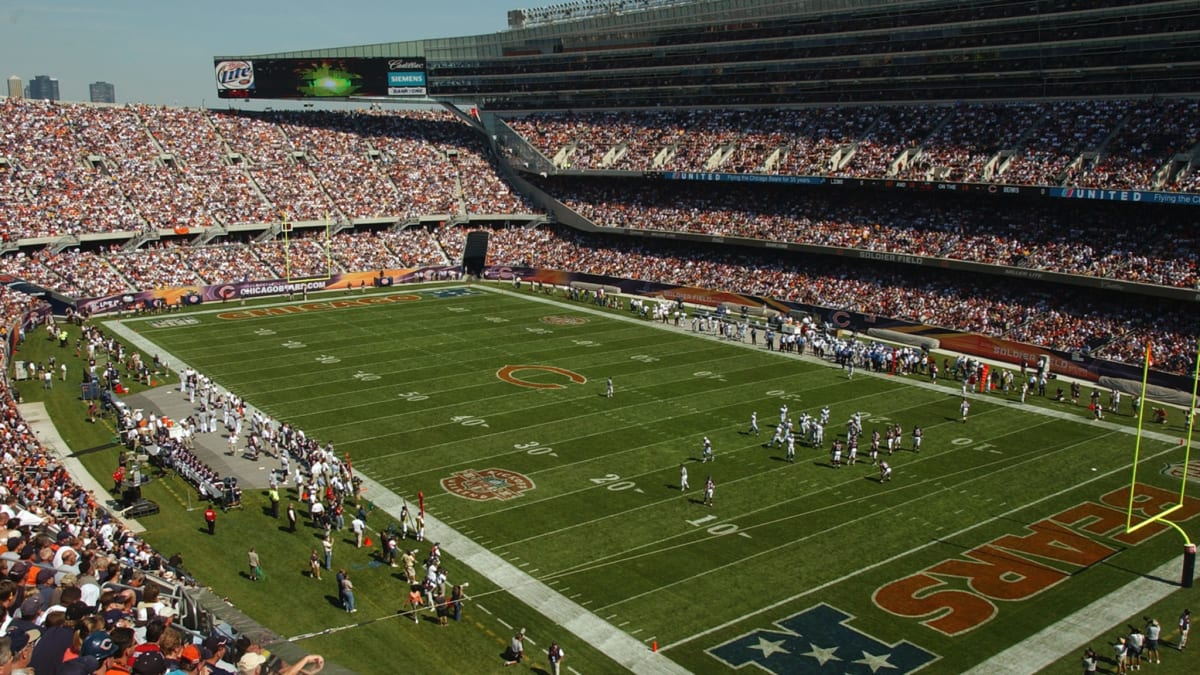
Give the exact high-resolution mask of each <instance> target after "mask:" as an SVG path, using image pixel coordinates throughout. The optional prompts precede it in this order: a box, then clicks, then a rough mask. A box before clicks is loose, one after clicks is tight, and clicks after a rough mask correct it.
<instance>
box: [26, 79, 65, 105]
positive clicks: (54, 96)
mask: <svg viewBox="0 0 1200 675" xmlns="http://www.w3.org/2000/svg"><path fill="white" fill-rule="evenodd" d="M29 98H33V99H39V100H47V101H57V100H58V78H57V77H47V76H45V75H38V76H37V77H35V78H33V79H32V80H30V81H29Z"/></svg>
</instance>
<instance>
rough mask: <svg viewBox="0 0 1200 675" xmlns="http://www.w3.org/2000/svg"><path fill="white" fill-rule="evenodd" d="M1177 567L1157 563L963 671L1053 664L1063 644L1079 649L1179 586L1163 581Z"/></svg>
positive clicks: (975, 674)
mask: <svg viewBox="0 0 1200 675" xmlns="http://www.w3.org/2000/svg"><path fill="white" fill-rule="evenodd" d="M1179 567H1180V562H1179V560H1172V561H1171V562H1165V563H1163V564H1161V565H1159V566H1158V567H1156V568H1154V569H1152V570H1150V571H1149V572H1146V573H1144V574H1142V576H1141V578H1139V579H1134V580H1133V581H1131V582H1129V583H1127V584H1125V585H1124V586H1122V587H1120V588H1118V589H1117V590H1115V591H1113V592H1112V593H1109V594H1108V595H1106V596H1104V597H1103V598H1099V599H1097V600H1096V601H1095V602H1093V603H1092V604H1090V605H1088V606H1087V607H1081V608H1080V609H1078V610H1076V611H1075V612H1074V613H1072V614H1071V615H1070V616H1066V617H1063V618H1062V619H1059V620H1058V621H1056V622H1054V623H1052V624H1050V625H1049V626H1046V627H1045V628H1043V629H1042V630H1040V631H1038V632H1037V633H1034V634H1033V635H1030V636H1029V637H1027V638H1025V639H1024V640H1022V641H1020V642H1018V643H1017V644H1015V645H1013V646H1011V647H1009V648H1008V649H1005V650H1004V651H1002V652H1000V653H998V654H995V655H993V656H992V657H991V658H989V659H987V660H986V661H982V662H980V663H978V664H976V665H975V667H973V668H971V669H970V670H968V671H966V673H967V675H991V674H992V673H1012V674H1013V675H1020V674H1021V673H1029V672H1035V671H1040V670H1042V669H1044V668H1048V667H1050V666H1052V665H1054V663H1055V662H1056V661H1058V660H1059V659H1061V658H1063V657H1065V656H1067V655H1068V654H1070V653H1071V651H1070V650H1067V651H1063V646H1064V645H1071V649H1079V648H1080V647H1082V646H1083V645H1086V644H1088V643H1089V642H1091V641H1092V640H1094V639H1095V638H1096V636H1098V635H1099V636H1103V635H1104V632H1105V631H1107V630H1108V629H1109V628H1110V627H1112V626H1119V625H1120V624H1123V623H1126V624H1127V623H1129V617H1131V616H1137V615H1138V613H1139V612H1143V611H1144V610H1145V609H1146V608H1147V607H1149V606H1150V605H1153V604H1154V603H1156V602H1158V601H1160V600H1162V599H1164V598H1166V597H1167V596H1168V595H1170V594H1171V593H1174V592H1175V591H1177V590H1179V589H1181V588H1182V586H1180V585H1178V584H1176V583H1174V582H1169V581H1166V579H1170V578H1172V576H1173V575H1176V574H1179ZM1168 625H1169V624H1168ZM1160 646H1161V645H1160ZM1170 651H1174V650H1170ZM1109 652H1111V650H1109ZM1109 652H1106V651H1105V650H1104V649H1100V650H1099V651H1098V652H1097V653H1099V654H1101V655H1105V656H1107V655H1108V653H1109Z"/></svg>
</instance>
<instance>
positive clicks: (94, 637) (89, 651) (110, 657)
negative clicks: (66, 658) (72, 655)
mask: <svg viewBox="0 0 1200 675" xmlns="http://www.w3.org/2000/svg"><path fill="white" fill-rule="evenodd" d="M129 639H130V642H132V640H133V633H132V631H131V632H129ZM120 653H121V645H119V644H117V642H116V640H114V639H113V636H112V635H111V634H110V633H108V632H107V631H102V630H98V631H95V632H93V633H92V634H91V635H88V636H87V638H86V639H85V640H84V641H83V646H82V647H80V649H79V658H80V659H85V658H89V657H90V658H93V659H95V660H96V661H97V662H98V663H99V668H103V669H104V670H103V672H105V673H107V672H108V670H109V669H110V668H112V667H113V666H115V665H116V662H117V661H118V658H119V655H120ZM77 660H78V659H77ZM84 672H87V671H84Z"/></svg>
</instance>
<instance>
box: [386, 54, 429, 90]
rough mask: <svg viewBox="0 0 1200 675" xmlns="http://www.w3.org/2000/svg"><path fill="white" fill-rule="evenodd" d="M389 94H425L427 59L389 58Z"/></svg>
mask: <svg viewBox="0 0 1200 675" xmlns="http://www.w3.org/2000/svg"><path fill="white" fill-rule="evenodd" d="M387 83H388V96H424V95H425V93H426V90H425V59H423V58H419V57H412V58H404V59H388V74H387Z"/></svg>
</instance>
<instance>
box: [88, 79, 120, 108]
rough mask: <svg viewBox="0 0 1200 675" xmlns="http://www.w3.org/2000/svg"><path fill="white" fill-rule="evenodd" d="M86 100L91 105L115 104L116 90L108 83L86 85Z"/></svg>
mask: <svg viewBox="0 0 1200 675" xmlns="http://www.w3.org/2000/svg"><path fill="white" fill-rule="evenodd" d="M88 98H89V99H90V100H91V102H92V103H116V102H117V88H116V87H115V86H113V85H112V83H110V82H93V83H91V84H89V85H88Z"/></svg>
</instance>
